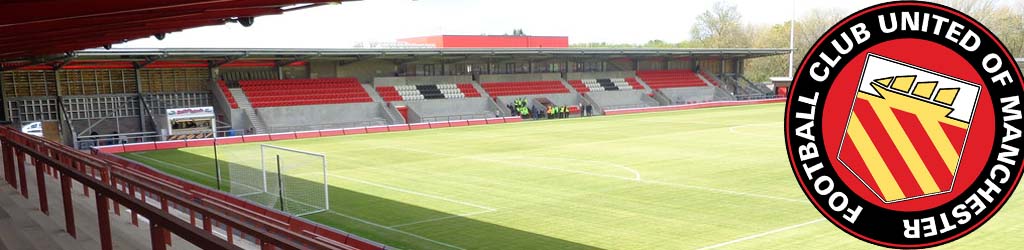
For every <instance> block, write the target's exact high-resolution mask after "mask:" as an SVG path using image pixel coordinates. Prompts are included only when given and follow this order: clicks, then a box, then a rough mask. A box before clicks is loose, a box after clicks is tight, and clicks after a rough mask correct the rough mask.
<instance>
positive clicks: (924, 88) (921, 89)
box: [914, 82, 939, 99]
mask: <svg viewBox="0 0 1024 250" xmlns="http://www.w3.org/2000/svg"><path fill="white" fill-rule="evenodd" d="M937 84H939V83H938V82H919V83H917V87H914V95H916V96H918V97H921V98H924V99H931V98H932V91H934V90H935V85H937Z"/></svg>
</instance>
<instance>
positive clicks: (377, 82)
mask: <svg viewBox="0 0 1024 250" xmlns="http://www.w3.org/2000/svg"><path fill="white" fill-rule="evenodd" d="M470 82H473V76H469V75H459V76H406V77H393V76H391V77H375V78H373V86H374V87H376V86H396V85H420V84H439V83H470Z"/></svg>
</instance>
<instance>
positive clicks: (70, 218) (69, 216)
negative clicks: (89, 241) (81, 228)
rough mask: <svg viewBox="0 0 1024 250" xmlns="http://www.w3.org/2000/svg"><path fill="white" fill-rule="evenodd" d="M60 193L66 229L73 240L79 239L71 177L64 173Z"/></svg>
mask: <svg viewBox="0 0 1024 250" xmlns="http://www.w3.org/2000/svg"><path fill="white" fill-rule="evenodd" d="M60 193H61V196H62V198H63V199H62V201H63V202H64V227H65V228H64V229H65V230H67V231H68V234H70V235H71V237H73V238H78V236H77V235H78V234H76V233H75V208H74V207H73V206H74V205H72V204H71V177H68V176H67V174H64V173H63V172H62V173H60Z"/></svg>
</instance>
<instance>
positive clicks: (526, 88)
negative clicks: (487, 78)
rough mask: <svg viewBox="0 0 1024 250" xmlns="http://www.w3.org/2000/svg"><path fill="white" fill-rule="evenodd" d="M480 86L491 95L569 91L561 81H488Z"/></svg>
mask: <svg viewBox="0 0 1024 250" xmlns="http://www.w3.org/2000/svg"><path fill="white" fill-rule="evenodd" d="M480 86H482V87H484V90H485V91H487V93H489V94H490V95H491V96H510V95H535V94H558V93H569V89H566V88H565V86H564V85H562V82H561V81H530V82H488V83H481V84H480Z"/></svg>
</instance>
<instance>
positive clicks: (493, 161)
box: [122, 104, 1024, 249]
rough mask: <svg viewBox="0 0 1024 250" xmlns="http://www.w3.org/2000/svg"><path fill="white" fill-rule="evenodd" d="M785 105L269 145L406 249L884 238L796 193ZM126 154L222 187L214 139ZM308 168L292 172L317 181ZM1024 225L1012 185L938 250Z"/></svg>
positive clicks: (230, 159)
mask: <svg viewBox="0 0 1024 250" xmlns="http://www.w3.org/2000/svg"><path fill="white" fill-rule="evenodd" d="M783 112H784V105H783V104H766V105H751V106H737V107H722V108H710V109H699V110H686V111H674V112H660V113H644V114H633V115H620V116H603V117H590V118H585V119H565V120H545V121H537V122H533V121H531V122H522V123H513V124H497V125H483V126H470V127H456V128H443V129H428V130H416V131H405V132H392V133H378V134H363V135H348V136H339V137H323V138H314V139H301V140H288V141H273V142H265V143H264V144H270V145H275V146H280V147H286V148H292V149H298V150H304V151H309V152H316V153H322V154H324V155H326V157H327V162H328V165H327V166H328V168H327V169H328V176H327V180H328V184H329V185H330V187H329V194H330V210H329V211H327V212H321V213H316V214H312V215H307V216H304V217H305V218H307V219H310V220H313V221H316V222H319V223H323V224H326V225H329V226H333V227H336V228H338V229H341V230H344V231H346V232H350V233H353V234H356V235H359V236H362V237H364V238H367V239H370V240H373V241H377V242H380V243H383V244H386V245H389V246H393V247H397V248H402V249H714V248H720V249H823V248H825V249H829V248H831V249H864V248H877V247H876V246H873V245H870V244H868V243H863V242H861V241H860V240H857V239H855V238H853V237H851V236H847V235H846V234H845V233H843V232H842V231H840V230H839V229H838V228H836V227H835V226H833V225H832V224H831V223H829V222H828V221H825V220H824V219H823V217H822V216H821V215H820V214H819V213H818V212H817V211H815V209H814V208H813V207H812V206H811V205H810V204H809V202H808V201H807V199H806V198H805V197H804V196H803V194H802V193H801V191H800V188H799V186H798V185H797V184H796V180H795V179H794V177H793V173H792V171H791V170H790V167H789V163H788V160H787V158H786V151H785V145H784V144H785V142H784V139H783V133H782V132H783V131H782V117H783ZM217 150H218V158H219V159H220V160H221V161H222V165H225V164H243V163H244V164H248V165H251V164H252V163H251V162H252V161H256V162H257V164H258V162H259V161H260V156H259V150H260V143H247V144H234V145H223V146H218V148H217ZM122 156H124V157H127V158H130V159H133V160H136V161H139V162H142V163H144V164H147V165H149V166H152V167H154V168H156V169H159V170H162V171H165V172H167V173H169V174H172V175H177V176H180V177H183V178H186V179H189V180H192V181H195V182H197V183H200V184H204V185H208V186H214V185H215V181H214V178H213V177H212V176H214V174H215V170H214V167H213V160H212V159H213V150H212V148H210V147H200V148H182V149H176V150H162V151H149V152H141V153H127V154H123V155H122ZM225 171H227V170H222V173H224V175H225V178H228V179H229V178H230V175H229V174H227V173H225ZM315 174H316V173H315V172H314V173H310V175H315ZM301 175H303V174H299V175H296V176H292V177H293V178H308V180H309V181H311V182H313V181H315V178H309V177H303V176H301ZM321 188H322V186H321ZM1020 232H1024V200H1021V197H1019V196H1018V197H1013V198H1011V199H1010V201H1009V202H1008V203H1007V204H1006V205H1005V206H1004V207H1003V209H1002V210H1001V212H1000V213H998V215H996V216H995V217H993V218H992V220H991V221H989V223H987V224H986V225H984V226H982V227H981V229H979V230H978V231H976V232H974V233H972V234H970V235H968V236H967V237H965V238H963V239H961V240H959V241H956V242H953V243H950V244H947V245H944V246H942V248H957V249H975V248H999V249H1006V248H1017V247H1019V246H1022V245H1024V237H1020Z"/></svg>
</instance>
